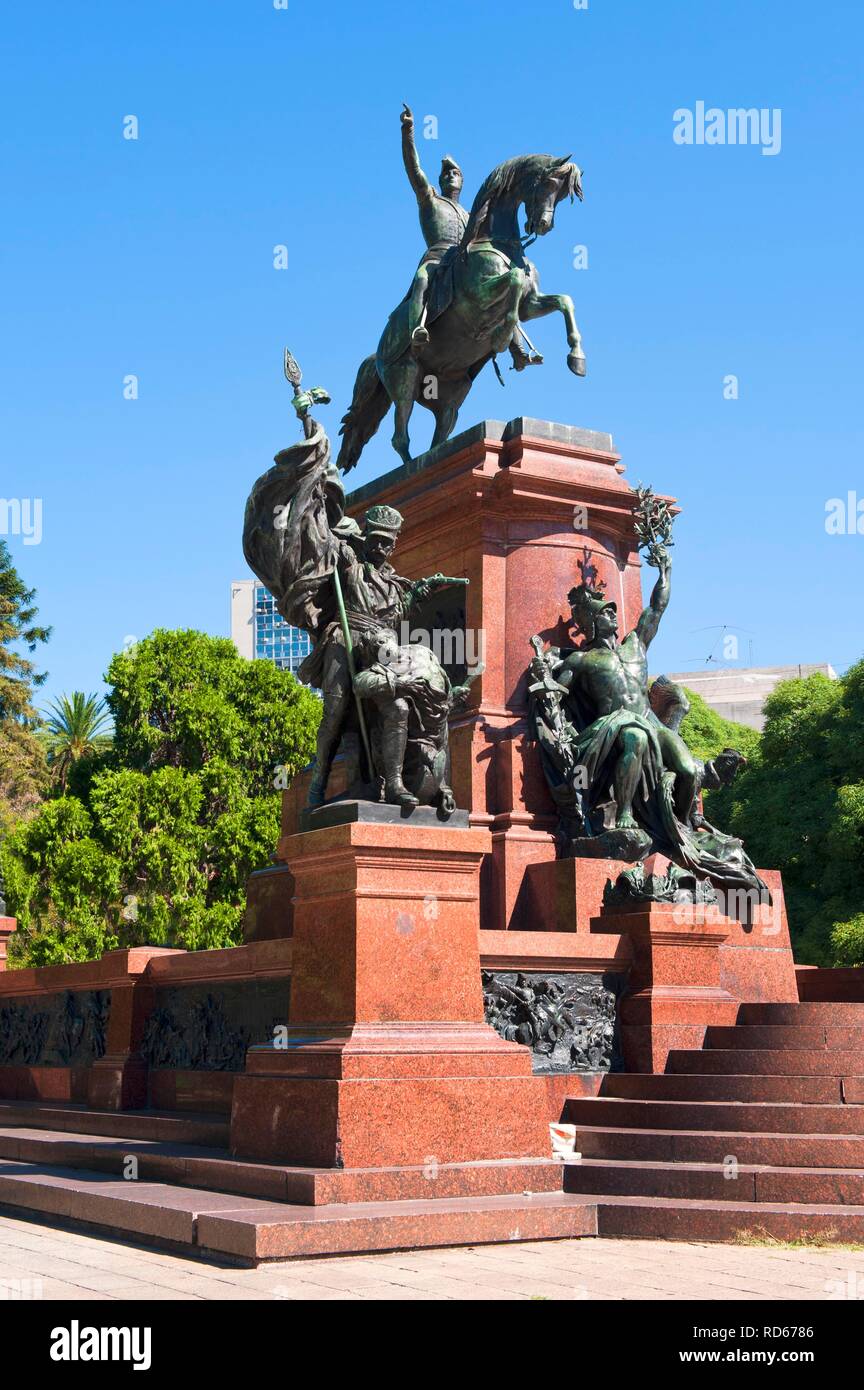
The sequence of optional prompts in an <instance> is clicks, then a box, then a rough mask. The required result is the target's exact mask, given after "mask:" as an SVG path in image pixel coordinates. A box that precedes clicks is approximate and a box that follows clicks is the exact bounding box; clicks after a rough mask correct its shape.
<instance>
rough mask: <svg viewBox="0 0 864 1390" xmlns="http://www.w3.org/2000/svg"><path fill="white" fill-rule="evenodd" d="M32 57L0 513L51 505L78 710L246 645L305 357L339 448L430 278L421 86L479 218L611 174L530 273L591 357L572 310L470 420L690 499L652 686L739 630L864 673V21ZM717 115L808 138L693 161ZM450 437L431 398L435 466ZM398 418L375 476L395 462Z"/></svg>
mask: <svg viewBox="0 0 864 1390" xmlns="http://www.w3.org/2000/svg"><path fill="white" fill-rule="evenodd" d="M4 40H5V43H4V48H5V62H4V84H3V91H2V93H0V105H2V121H0V140H2V182H3V189H4V192H5V195H6V196H5V198H4V210H3V214H2V218H0V240H2V262H3V272H4V274H3V279H4V287H3V300H4V308H5V310H6V316H5V318H6V327H5V331H4V333H3V337H2V345H0V353H2V364H0V366H2V392H0V396H2V419H3V432H2V455H0V459H2V462H0V497H6V498H9V497H39V498H41V499H42V501H43V508H44V513H43V515H44V520H43V539H42V542H41V544H39V545H34V546H27V545H24V544H23V542H22V539H21V538H20V537H12V539H11V548H12V552H13V555H14V557H15V560H16V563H17V564H18V565H19V568H20V570H21V572H22V574H23V575H24V577H25V578H26V580H27V581H28V582H29V583H31V584H34V585H35V586H36V587H37V588H38V591H39V602H40V607H41V612H42V616H43V618H44V620H45V621H46V622H48V623H51V624H52V625H53V627H54V637H53V639H52V641H51V644H50V647H49V648H47V649H46V652H45V664H46V665H47V666H48V668H49V670H50V681H49V684H48V686H47V687H46V693H47V694H49V695H50V694H56V693H58V692H60V691H69V690H72V689H75V688H80V689H83V690H87V691H89V690H95V689H101V688H102V685H101V681H102V675H103V673H104V671H105V668H106V666H107V663H108V660H109V658H110V656H111V653H112V652H113V651H115V650H117V649H118V648H119V647H121V646H122V644H123V642H124V639H125V638H126V637H128V636H135V637H141V636H143V635H145V634H146V633H147V632H149V631H150V630H151V629H152V628H154V627H156V626H165V627H184V626H194V627H200V628H203V629H205V630H206V631H209V632H212V633H226V632H227V630H228V594H229V582H230V580H231V579H232V578H235V577H239V576H241V575H243V574H246V573H248V571H246V569H245V567H244V564H243V560H242V555H241V550H240V528H241V521H242V512H243V504H244V500H245V497H246V494H247V491H248V488H249V485H250V483H251V482H252V481H253V480H254V478H255V477H256V476H257V475H258V474H259V473H260V472H262V471H263V470H264V468H266V467H267V466H268V464H269V462H270V460H271V459H272V456H273V454H274V453H275V452H276V450H277V449H279V448H281V447H283V446H284V445H285V444H287V443H289V442H291V441H292V440H293V439H294V438H296V422H295V421H294V418H293V414H292V412H291V410H290V405H289V393H288V389H287V387H286V385H285V383H284V381H283V379H282V376H281V353H282V348H283V345H284V344H286V343H289V344H290V345H291V346H292V348H293V350H294V351H295V352H296V353H297V355H298V356H299V357H300V359H301V361H302V363H303V366H304V369H305V372H306V380H307V382H308V383H309V384H312V383H313V382H314V383H318V382H320V383H322V384H325V385H326V386H327V387H328V388H329V390H330V391H331V393H332V395H333V402H334V403H333V405H332V406H331V407H330V408H329V409H328V410H327V411H326V412H325V414H324V417H323V418H325V419H326V422H327V424H328V425H329V426H330V428H331V432H333V433H335V430H336V427H337V425H338V420H339V416H340V415H341V413H342V411H343V409H344V407H345V405H346V404H347V401H348V399H349V397H350V390H351V385H352V382H353V378H354V374H355V371H356V368H357V365H358V364H359V362H360V360H361V358H362V357H363V356H365V355H366V353H367V352H369V351H371V350H372V349H373V347H374V344H375V342H376V339H377V336H378V334H379V332H380V328H381V326H382V325H383V323H384V320H385V318H386V315H387V313H388V312H389V311H390V309H391V307H392V306H393V305H394V304H395V303H396V302H397V300H398V299H399V298H400V297H401V295H402V294H403V292H404V290H405V288H406V286H407V284H408V281H409V279H410V275H411V273H412V271H413V268H414V265H415V263H416V261H417V258H418V254H419V251H420V240H419V230H418V228H417V225H416V209H415V205H414V200H413V197H412V195H411V192H410V190H409V188H408V185H407V183H406V180H405V177H404V173H403V171H402V166H401V162H400V155H399V119H398V117H399V110H400V105H401V102H402V101H403V100H405V101H408V102H409V103H410V104H411V105H412V106H413V108H414V110H415V113H416V114H417V116H418V117H422V116H424V115H427V114H434V115H436V116H437V118H438V122H439V139H438V141H437V143H436V142H432V141H429V142H424V141H422V140H421V141H420V144H421V147H422V149H421V153H422V157H423V159H424V162H425V164H426V166H427V168H428V170H429V172H430V173H431V174H437V169H438V165H439V162H440V157H441V155H442V154H444V153H447V152H451V153H453V154H454V155H455V156H456V157H457V158H458V159H459V160H460V162H461V163H462V166H463V169H464V172H465V201H466V202H470V199H471V198H472V197H473V194H474V192H475V191H476V189H477V187H478V185H479V183H480V182H481V180H482V179H483V178H484V177H485V175H486V174H487V173H488V172H489V170H490V169H491V168H492V167H493V166H494V165H495V164H497V163H498V162H499V161H500V160H502V159H504V158H507V157H509V156H510V155H513V154H516V153H525V152H529V151H534V150H542V151H548V152H551V153H556V154H558V153H560V154H562V155H565V154H567V153H572V154H573V157H574V158H575V159H576V161H577V162H578V163H579V164H581V165H582V166H583V168H584V169H585V194H586V200H585V203H584V205H582V206H580V205H578V204H576V205H574V206H573V207H570V206H569V205H568V204H564V205H562V206H561V208H560V210H559V214H558V218H557V223H556V227H555V230H554V231H553V232H552V233H551V234H550V235H549V236H548V237H547V238H546V239H545V241H543V242H541V243H538V244H537V245H536V246H535V247H534V251H533V252H532V255H534V257H535V259H536V262H537V264H538V267H539V270H540V274H541V280H542V285H543V287H544V288H545V289H547V290H552V289H556V290H559V291H568V292H570V293H571V294H572V295H573V297H574V299H575V301H576V309H577V317H578V320H579V323H580V326H581V329H582V332H583V335H584V340H585V348H586V352H587V355H588V363H589V373H590V374H589V376H588V378H587V380H585V381H579V380H577V379H576V378H575V377H573V376H571V374H570V373H569V372H568V371H567V370H566V367H565V360H564V359H565V351H566V348H565V344H564V338H563V330H562V326H561V323H560V321H559V320H558V319H557V318H556V319H552V318H550V319H547V320H544V321H542V322H540V323H538V324H536V325H535V328H536V333H534V331H533V330H532V336H534V337H535V341H536V342H537V344H538V346H539V347H540V348H541V350H542V351H543V352H544V354H545V356H546V365H545V366H544V367H542V368H540V369H536V370H533V371H531V372H526V373H523V374H522V375H521V376H519V377H516V376H515V374H513V373H505V380H506V382H507V386H506V390H502V389H501V388H500V386H499V385H498V383H497V381H496V380H495V378H494V376H493V374H492V372H491V370H490V369H489V368H487V369H486V371H485V372H484V373H483V376H482V378H481V379H480V381H479V382H478V384H477V386H476V387H475V390H474V392H473V394H472V396H471V397H470V398H469V401H468V402H467V403H466V406H465V408H464V410H463V414H462V418H461V421H460V424H461V425H462V426H467V425H470V424H471V423H473V422H474V421H476V420H478V419H482V418H484V417H491V418H504V419H509V418H512V417H513V416H516V415H519V414H526V415H535V416H541V417H546V418H549V419H553V420H559V421H565V422H569V423H573V424H578V425H583V426H585V427H588V428H593V429H601V430H610V431H611V432H612V434H613V436H614V438H615V441H616V444H617V446H618V448H619V449H620V451H621V453H622V454H623V456H624V461H625V463H626V465H627V469H628V477H629V478H630V479H631V481H633V482H635V481H636V480H637V479H641V480H643V481H650V482H652V483H653V485H654V486H655V487H656V488H657V489H658V490H662V491H666V492H670V493H673V494H674V495H676V496H677V497H678V498H679V500H680V503H681V505H682V508H683V513H682V516H681V518H680V521H679V523H678V544H677V547H676V551H675V564H676V569H675V589H674V597H673V606H672V607H671V608H670V610H669V613H668V614H667V617H666V619H665V623H664V629H665V630H664V631H663V632H662V634H661V636H660V637H659V638H658V640H657V645H656V648H655V660H654V663H653V664H654V666H655V668H656V669H658V670H659V669H669V670H676V669H695V668H697V667H698V666H699V665H700V664H702V662H703V660H704V658H705V657H706V656H707V655H708V653H709V652H710V651H711V650H712V648H713V649H714V651H715V654H719V646H718V638H719V635H720V634H719V631H718V630H715V629H718V628H719V626H720V625H722V624H727V625H729V626H730V627H734V628H738V629H741V630H742V632H741V639H742V643H743V645H742V650H741V657H742V662H743V664H747V662H748V658H749V655H750V651H749V645H748V644H749V643H750V642H752V652H753V657H754V659H755V661H756V662H758V663H759V664H768V663H770V664H781V663H787V662H796V661H820V660H828V661H831V662H832V663H833V664H834V665H835V667H837V668H838V669H840V670H842V669H843V668H845V667H846V666H848V665H849V664H850V663H851V662H852V661H854V660H856V659H857V658H858V657H859V656H860V655H861V654H862V648H864V635H862V623H861V614H860V600H861V594H862V584H861V574H862V562H864V536H851V535H847V536H828V535H826V532H825V526H824V518H825V503H826V500H827V499H828V498H830V497H833V496H845V495H846V493H847V492H848V491H849V490H850V489H852V490H855V489H857V491H858V493H859V495H860V496H862V498H864V468H862V447H861V445H862V426H861V406H860V400H861V385H860V380H859V377H860V372H861V327H860V326H861V309H862V305H861V278H862V277H861V261H860V255H861V251H860V237H861V225H862V195H861V160H860V147H861V132H862V124H864V123H862V100H861V95H860V54H861V51H862V45H864V22H862V17H861V10H860V6H858V5H855V4H852V3H851V0H848V3H845V4H841V3H837V0H834V3H831V2H830V0H829V2H828V3H822V4H819V5H815V4H812V3H809V0H760V3H759V4H753V3H752V0H725V2H724V3H722V4H720V3H703V2H702V0H659V3H647V0H590V3H589V7H588V9H587V11H577V10H575V9H574V8H573V5H572V0H541V3H538V4H531V5H526V4H524V3H516V0H473V3H470V4H467V3H464V0H439V3H438V4H436V5H434V6H417V5H409V4H406V3H405V2H404V0H373V3H371V4H368V5H358V4H355V3H348V0H330V3H327V4H322V3H311V0H289V3H288V9H287V11H282V10H276V9H274V7H273V4H272V0H233V2H231V3H229V0H183V3H182V4H179V3H177V0H146V3H145V0H137V3H135V2H130V3H125V4H120V5H118V4H116V3H98V2H97V0H90V3H88V4H86V5H71V4H68V3H59V0H45V2H43V3H40V4H38V5H17V6H14V7H12V8H11V9H9V10H7V12H6V15H5V17H4ZM856 84H859V85H858V89H857V90H856ZM698 101H704V102H705V103H706V105H707V106H709V107H710V106H717V107H720V108H723V109H726V108H730V107H749V106H755V107H759V108H762V107H765V108H768V109H774V108H780V109H781V111H782V127H781V129H782V147H781V151H780V153H779V154H778V155H776V156H773V157H771V156H765V155H763V154H762V153H761V150H760V149H759V148H753V147H731V146H728V145H727V146H715V147H708V146H705V145H703V146H691V147H681V146H679V145H676V144H675V143H674V142H673V139H672V130H673V119H672V118H673V112H674V111H675V110H676V109H678V108H680V107H688V108H694V107H695V104H696V103H697V102H698ZM130 114H132V115H135V116H137V117H138V119H139V122H140V138H139V139H138V140H137V141H128V140H124V139H123V138H122V122H123V118H124V116H126V115H130ZM277 243H285V244H286V245H287V246H288V249H289V268H288V269H287V270H286V271H283V272H279V271H276V270H274V269H273V264H272V262H273V247H274V245H276V244H277ZM582 243H584V244H586V245H587V246H588V248H589V269H588V270H587V271H576V270H574V269H573V267H572V263H571V262H572V248H573V246H574V245H575V244H582ZM340 282H343V284H342V287H341V288H340ZM129 373H135V374H137V375H138V377H139V380H140V396H139V399H138V400H137V401H126V400H124V399H123V394H122V386H123V378H124V377H125V376H126V375H127V374H129ZM727 374H735V375H736V376H737V377H738V378H739V382H740V397H739V399H738V400H737V401H729V400H725V399H724V397H723V378H724V376H726V375H727ZM430 428H431V416H428V415H427V413H426V412H424V411H418V412H417V413H416V414H415V419H414V440H415V447H417V448H420V447H423V446H425V444H426V442H427V441H428V438H429V433H430ZM389 433H390V425H389V422H388V424H387V425H386V426H385V429H384V431H383V433H382V434H381V436H380V437H379V438H378V440H377V441H376V442H375V443H374V444H373V445H372V446H371V447H370V448H369V449H368V451H367V453H366V455H365V456H364V460H363V464H362V466H361V468H360V469H359V470H358V472H357V474H356V475H355V477H356V480H357V482H358V483H359V482H364V481H366V480H368V479H369V478H371V477H373V476H375V475H376V474H378V473H381V472H383V471H385V470H386V469H388V468H390V467H392V466H393V465H394V463H395V461H396V460H395V455H393V454H392V453H391V450H390V446H389V443H388V440H389ZM701 629H708V630H705V631H702V630H701Z"/></svg>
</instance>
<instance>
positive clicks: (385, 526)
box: [363, 503, 402, 540]
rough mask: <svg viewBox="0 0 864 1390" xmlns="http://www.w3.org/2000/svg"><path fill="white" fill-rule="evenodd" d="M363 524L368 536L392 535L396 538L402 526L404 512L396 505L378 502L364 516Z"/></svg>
mask: <svg viewBox="0 0 864 1390" xmlns="http://www.w3.org/2000/svg"><path fill="white" fill-rule="evenodd" d="M363 526H364V529H365V531H366V535H367V536H391V537H393V539H394V540H395V538H396V536H398V534H399V531H400V529H401V527H402V513H401V512H397V510H396V508H395V507H388V506H385V505H384V504H383V503H376V505H375V506H374V507H369V509H368V510H367V512H366V514H365V516H364V517H363Z"/></svg>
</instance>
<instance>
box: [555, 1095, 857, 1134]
mask: <svg viewBox="0 0 864 1390" xmlns="http://www.w3.org/2000/svg"><path fill="white" fill-rule="evenodd" d="M563 1118H564V1120H566V1121H568V1122H569V1123H570V1124H576V1125H592V1124H601V1125H604V1126H613V1127H615V1128H625V1129H641V1128H643V1127H644V1128H645V1129H671V1130H676V1129H710V1130H723V1129H725V1130H734V1131H736V1132H738V1133H745V1134H747V1133H756V1134H758V1133H763V1132H764V1133H771V1134H778V1133H779V1134H861V1135H864V1105H860V1104H851V1105H850V1104H846V1105H818V1104H814V1105H795V1104H794V1103H789V1104H782V1103H779V1102H775V1101H754V1102H749V1101H714V1100H703V1101H693V1100H625V1099H618V1097H616V1096H598V1097H593V1096H592V1097H578V1098H575V1099H571V1100H567V1101H566V1102H565V1104H564V1115H563Z"/></svg>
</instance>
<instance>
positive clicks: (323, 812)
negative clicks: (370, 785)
mask: <svg viewBox="0 0 864 1390" xmlns="http://www.w3.org/2000/svg"><path fill="white" fill-rule="evenodd" d="M354 822H356V823H358V824H363V825H410V826H414V827H417V826H434V827H439V826H440V827H442V828H443V829H447V830H467V829H468V812H467V811H460V810H458V809H457V810H455V811H453V813H452V814H451V815H449V816H445V815H444V814H443V813H442V812H441V811H440V810H439V809H438V807H436V806H391V805H390V804H389V803H388V802H386V801H360V800H355V799H351V800H343V801H328V802H327V803H326V805H324V806H316V807H314V808H310V807H307V808H306V809H305V810H304V811H302V812H301V814H300V830H301V831H303V830H326V829H327V827H328V826H331V825H351V824H353V823H354Z"/></svg>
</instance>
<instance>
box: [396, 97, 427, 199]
mask: <svg viewBox="0 0 864 1390" xmlns="http://www.w3.org/2000/svg"><path fill="white" fill-rule="evenodd" d="M402 104H403V106H404V105H405V103H404V102H403V103H402ZM400 120H401V121H402V159H403V160H404V163H405V172H406V174H407V175H408V182H409V183H410V184H411V187H412V188H413V189H414V192H415V193H416V194H417V200H418V202H419V201H421V200H422V199H425V198H430V197H431V196H432V185H431V184H430V182H429V180H428V179H427V177H426V175H425V174H424V173H423V170H422V169H421V168H420V160H419V158H418V156H417V147H416V145H415V144H414V116H413V114H412V111H411V108H410V106H405V109H404V111H403V112H402V114H401V117H400Z"/></svg>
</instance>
